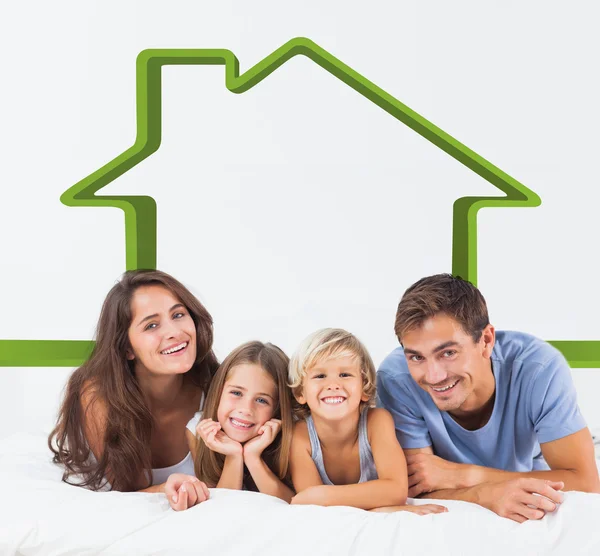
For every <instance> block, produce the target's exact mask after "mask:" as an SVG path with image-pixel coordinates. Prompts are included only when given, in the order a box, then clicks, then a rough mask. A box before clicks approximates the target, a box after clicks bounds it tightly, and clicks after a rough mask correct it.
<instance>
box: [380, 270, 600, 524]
mask: <svg viewBox="0 0 600 556" xmlns="http://www.w3.org/2000/svg"><path fill="white" fill-rule="evenodd" d="M395 331H396V336H397V337H398V340H399V341H400V344H401V346H402V347H399V348H396V349H395V350H394V351H393V352H392V353H391V354H390V355H389V356H388V357H387V358H386V359H385V360H384V361H383V363H382V364H381V367H380V368H379V371H378V373H377V390H378V399H379V404H380V405H381V406H383V407H385V408H386V409H387V410H388V411H390V413H391V414H392V416H393V417H394V421H395V425H396V434H397V436H398V440H399V442H400V445H401V446H402V448H403V449H404V453H405V455H406V459H407V464H408V474H409V493H408V494H409V496H412V497H416V496H421V495H423V497H426V498H438V499H446V500H449V499H453V500H466V501H469V502H475V503H478V504H481V505H482V506H485V507H487V508H489V509H491V510H493V511H495V512H496V513H497V514H499V515H501V516H503V517H508V518H510V519H513V520H515V521H518V522H523V521H526V520H527V519H540V518H541V517H543V516H544V515H545V513H546V512H548V511H553V510H555V509H556V507H557V506H556V505H557V504H559V503H560V502H561V500H562V495H561V494H560V492H559V491H560V490H561V489H563V490H580V491H585V492H600V481H599V479H598V470H597V467H596V463H595V460H594V446H593V442H592V437H591V434H590V432H589V430H588V428H587V427H586V424H585V421H584V419H583V417H582V416H581V413H580V411H579V408H578V406H577V397H576V393H575V388H574V385H573V381H572V379H571V374H570V369H569V366H568V364H567V362H566V361H565V359H564V357H563V356H562V355H561V353H560V352H559V351H558V350H556V349H555V348H554V347H552V346H551V345H550V344H548V343H546V342H544V341H542V340H539V339H537V338H535V337H533V336H530V335H528V334H523V333H519V332H508V331H506V332H500V331H498V332H496V331H495V329H494V327H493V326H492V325H491V324H490V323H489V319H488V313H487V307H486V303H485V300H484V298H483V296H482V295H481V293H480V292H479V290H478V289H477V288H476V287H474V286H473V285H472V284H470V283H469V282H466V281H465V280H462V279H460V278H455V277H453V276H451V275H449V274H440V275H436V276H430V277H428V278H423V279H421V280H419V281H418V282H416V283H415V284H414V285H412V286H411V287H410V288H409V289H408V290H407V291H406V292H405V294H404V296H403V297H402V300H401V301H400V304H399V306H398V311H397V314H396V323H395Z"/></svg>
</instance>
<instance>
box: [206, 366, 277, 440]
mask: <svg viewBox="0 0 600 556" xmlns="http://www.w3.org/2000/svg"><path fill="white" fill-rule="evenodd" d="M276 406H277V386H276V385H275V382H274V381H273V378H272V377H271V375H270V374H269V373H267V372H266V371H265V370H263V368H262V367H261V366H260V365H255V364H253V363H242V364H240V365H236V366H235V367H232V368H231V370H230V371H229V376H228V377H227V380H226V381H225V386H224V387H223V392H222V393H221V399H220V401H219V408H218V409H217V420H218V421H219V423H220V425H221V428H222V430H223V432H224V433H225V434H226V435H227V436H229V438H231V439H233V440H235V441H237V442H241V443H244V442H246V441H248V440H250V439H251V438H254V437H255V436H256V435H257V434H258V430H259V429H260V427H262V426H263V425H264V424H265V423H266V422H267V421H268V420H269V419H271V418H272V417H273V414H274V412H275V408H276Z"/></svg>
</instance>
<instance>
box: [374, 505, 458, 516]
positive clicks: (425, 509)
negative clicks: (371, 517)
mask: <svg viewBox="0 0 600 556" xmlns="http://www.w3.org/2000/svg"><path fill="white" fill-rule="evenodd" d="M370 511H371V512H412V513H413V514H418V515H427V514H443V513H445V512H447V511H448V508H446V506H439V505H438V504H420V505H419V506H417V505H414V506H384V507H383V508H373V509H372V510H370Z"/></svg>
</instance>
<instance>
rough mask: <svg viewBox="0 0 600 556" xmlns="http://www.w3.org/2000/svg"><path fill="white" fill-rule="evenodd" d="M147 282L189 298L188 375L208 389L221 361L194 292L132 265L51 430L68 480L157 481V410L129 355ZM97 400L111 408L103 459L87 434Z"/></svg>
mask: <svg viewBox="0 0 600 556" xmlns="http://www.w3.org/2000/svg"><path fill="white" fill-rule="evenodd" d="M142 286H162V287H164V288H166V289H167V290H169V291H170V292H171V293H172V294H173V295H174V296H175V297H177V298H178V299H179V300H180V301H181V303H183V305H185V307H186V308H187V310H188V311H189V313H190V315H191V317H192V319H193V321H194V323H195V325H196V360H195V362H194V364H193V365H192V368H191V369H190V370H189V371H188V372H187V373H186V374H185V377H186V378H189V379H190V380H191V381H192V383H193V384H195V385H196V386H198V387H199V388H201V389H202V390H203V391H204V392H206V391H207V390H208V386H209V384H210V381H211V379H212V377H213V375H214V373H215V371H216V369H217V367H218V361H217V359H216V357H215V355H214V353H213V351H212V342H213V327H212V324H213V323H212V318H211V316H210V314H209V313H208V311H207V310H206V309H205V308H204V306H203V305H202V304H201V303H200V302H199V301H198V300H197V299H196V298H195V297H194V295H193V294H192V293H190V291H189V290H188V289H187V288H186V287H185V286H184V285H183V284H181V283H180V282H178V281H177V280H175V278H173V277H172V276H169V275H168V274H165V273H164V272H160V271H158V270H133V271H129V272H126V273H125V274H124V275H123V276H122V277H121V280H120V281H119V282H117V284H115V286H113V288H112V289H111V290H110V292H108V295H107V296H106V299H105V300H104V304H103V306H102V311H101V313H100V319H99V321H98V326H97V328H96V345H95V347H94V350H93V352H92V354H91V356H90V358H89V359H88V360H87V361H86V362H85V363H84V364H83V365H82V366H81V367H79V368H78V369H77V370H76V371H75V372H74V373H73V374H72V375H71V377H70V378H69V381H68V383H67V387H66V393H65V397H64V400H63V403H62V406H61V409H60V411H59V414H58V420H57V424H56V427H55V428H54V430H53V431H52V432H51V433H50V436H49V437H48V446H49V447H50V450H52V452H54V458H53V461H54V463H61V464H62V465H64V467H65V471H64V473H63V481H65V482H67V483H70V484H77V485H78V486H84V487H87V488H91V489H93V490H98V489H100V488H103V487H104V486H105V484H106V482H107V477H106V476H107V471H108V474H109V478H110V486H111V488H112V489H113V490H119V491H131V490H135V489H136V488H140V486H139V484H138V483H139V477H140V476H146V477H148V486H149V485H150V483H151V480H152V477H151V473H149V472H150V469H151V467H152V465H151V452H150V435H151V432H152V414H151V413H150V409H149V408H148V406H147V404H146V402H145V400H144V396H143V395H142V392H141V390H140V388H139V385H138V382H137V379H136V376H135V373H134V371H133V369H134V366H133V361H129V360H128V359H127V355H126V354H127V350H130V349H131V345H130V343H129V335H128V329H129V326H130V324H131V319H132V308H131V300H132V298H133V295H134V293H135V292H136V290H137V289H138V288H140V287H142ZM88 401H89V403H88ZM96 401H98V402H100V404H101V405H102V406H104V407H105V408H106V423H105V424H104V423H103V426H105V429H104V433H103V439H104V442H103V445H104V449H103V452H102V455H101V457H100V460H99V461H96V460H95V458H94V457H93V453H92V452H91V450H90V447H89V445H88V442H87V440H86V437H85V420H86V418H88V416H87V413H88V412H89V411H90V409H91V408H92V407H93V405H94V404H95V402H96ZM82 402H83V403H82ZM83 405H85V407H83ZM84 410H85V413H84ZM54 444H55V445H54ZM73 475H76V476H77V477H75V478H76V481H75V482H71V481H70V480H69V479H70V478H71V477H72V476H73ZM142 488H143V487H142Z"/></svg>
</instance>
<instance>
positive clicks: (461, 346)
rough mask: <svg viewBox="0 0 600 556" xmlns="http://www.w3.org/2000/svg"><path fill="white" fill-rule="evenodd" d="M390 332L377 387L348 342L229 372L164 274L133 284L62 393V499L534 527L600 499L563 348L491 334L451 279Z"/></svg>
mask: <svg viewBox="0 0 600 556" xmlns="http://www.w3.org/2000/svg"><path fill="white" fill-rule="evenodd" d="M395 332H396V336H397V337H398V340H399V342H400V344H401V347H398V348H396V349H395V350H394V351H393V352H392V353H391V354H390V355H389V356H388V357H387V358H386V359H385V360H384V362H383V363H382V365H381V367H380V369H379V372H377V373H376V371H375V367H374V365H373V362H372V360H371V357H370V356H369V353H368V352H367V350H366V349H365V347H364V346H363V344H362V343H361V342H360V341H359V340H358V339H357V338H356V337H355V336H353V335H352V334H350V333H349V332H346V331H344V330H340V329H324V330H319V331H317V332H315V333H313V334H311V335H310V336H309V337H308V338H306V339H305V340H304V341H303V342H302V343H301V344H300V346H299V347H298V349H297V350H296V352H295V353H294V355H293V356H292V358H291V360H289V359H288V357H287V356H286V355H285V353H284V352H283V351H282V350H281V349H279V348H278V347H276V346H274V345H272V344H268V343H267V344H263V343H261V342H249V343H246V344H244V345H242V346H240V347H238V348H237V349H235V350H234V351H233V352H232V353H231V354H229V355H228V356H227V357H226V358H225V360H224V361H223V363H222V364H221V365H219V364H218V362H217V359H216V357H215V355H214V353H213V351H212V341H213V329H212V319H211V317H210V315H209V313H208V312H207V311H206V309H205V308H204V307H203V306H202V304H201V303H200V302H199V301H198V300H197V299H196V298H195V297H194V296H193V295H192V294H191V293H190V292H189V291H188V290H187V289H186V288H185V287H184V286H183V285H182V284H181V283H180V282H178V281H177V280H175V279H174V278H173V277H171V276H169V275H168V274H165V273H163V272H159V271H131V272H127V273H125V274H124V276H123V277H122V279H121V280H120V282H118V283H117V284H116V285H115V286H114V287H113V288H112V290H111V291H110V292H109V294H108V296H107V297H106V300H105V302H104V305H103V307H102V312H101V315H100V320H99V322H98V328H97V332H96V345H95V348H94V352H93V353H92V355H91V357H90V359H89V360H88V361H87V362H86V363H85V364H84V365H82V366H81V367H80V368H79V369H77V370H76V371H75V372H74V373H73V375H72V376H71V378H70V379H69V382H68V385H67V389H66V393H65V399H64V402H63V405H62V408H61V410H60V413H59V417H58V422H57V426H56V428H55V429H54V431H53V432H52V434H51V435H50V439H49V445H50V448H51V449H52V451H53V452H54V454H55V456H54V461H55V462H56V463H60V464H62V465H63V466H64V469H65V472H64V476H63V480H65V481H67V482H73V483H75V484H78V485H81V486H86V487H88V488H91V489H94V490H101V489H113V490H119V491H142V492H164V493H165V495H166V496H167V499H168V501H169V504H170V505H171V507H172V508H173V509H174V510H185V509H187V508H189V507H191V506H194V505H196V504H199V503H201V502H203V501H205V500H207V499H208V498H209V491H208V488H209V487H210V488H214V487H216V488H229V489H249V490H256V491H259V492H262V493H265V494H270V495H272V496H276V497H278V498H281V499H282V500H285V501H286V502H290V503H292V504H318V505H323V506H331V505H345V506H354V507H357V508H363V509H365V510H371V511H398V510H403V511H412V512H416V513H419V514H426V513H438V512H443V511H445V510H446V508H444V507H443V506H438V505H435V504H426V505H406V499H407V496H410V497H423V498H435V499H445V500H465V501H469V502H474V503H476V504H480V505H481V506H484V507H486V508H488V509H490V510H492V511H494V512H496V513H497V514H498V515H501V516H503V517H507V518H510V519H513V520H515V521H518V522H523V521H526V520H528V519H540V518H542V517H543V516H544V515H545V513H546V512H552V511H555V510H556V509H557V507H558V505H559V504H560V503H561V500H562V494H561V492H560V491H561V490H579V491H584V492H600V482H599V478H598V471H597V467H596V463H595V460H594V447H593V443H592V437H591V435H590V432H589V430H588V428H587V427H586V424H585V422H584V420H583V417H582V416H581V413H580V411H579V408H578V406H577V399H576V393H575V388H574V386H573V382H572V379H571V375H570V369H569V367H568V364H567V362H566V361H565V359H564V358H563V357H562V355H561V354H560V353H559V352H558V351H557V350H556V349H555V348H553V347H552V346H550V345H549V344H547V343H545V342H543V341H541V340H539V339H537V338H535V337H533V336H529V335H526V334H522V333H518V332H500V331H498V332H496V331H495V329H494V327H493V326H492V325H491V324H490V323H489V320H488V314H487V307H486V303H485V300H484V298H483V297H482V295H481V293H480V292H479V290H478V289H477V288H476V287H474V286H473V285H471V284H470V283H469V282H466V281H464V280H462V279H460V278H457V277H453V276H450V275H447V274H442V275H436V276H431V277H427V278H423V279H422V280H419V281H418V282H417V283H415V284H414V285H412V286H411V287H410V288H409V289H408V290H407V291H406V292H405V293H404V296H403V297H402V300H401V301H400V304H399V306H398V311H397V314H396V322H395ZM376 392H377V401H378V404H377V405H378V406H379V407H377V408H376V407H374V406H375V401H376V400H375V397H376Z"/></svg>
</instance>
